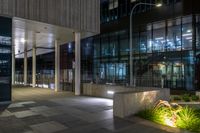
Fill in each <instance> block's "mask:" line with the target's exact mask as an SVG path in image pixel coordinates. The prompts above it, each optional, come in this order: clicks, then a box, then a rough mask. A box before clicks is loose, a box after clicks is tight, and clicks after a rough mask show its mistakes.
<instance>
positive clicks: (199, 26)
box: [196, 15, 200, 49]
mask: <svg viewBox="0 0 200 133" xmlns="http://www.w3.org/2000/svg"><path fill="white" fill-rule="evenodd" d="M196 32H197V33H196V48H197V49H200V16H199V15H198V16H197V17H196Z"/></svg>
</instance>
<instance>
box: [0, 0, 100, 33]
mask: <svg viewBox="0 0 200 133" xmlns="http://www.w3.org/2000/svg"><path fill="white" fill-rule="evenodd" d="M99 3H100V2H99V0H84V1H83V0H0V4H1V6H0V14H1V15H6V16H10V17H19V18H24V19H30V20H35V21H40V22H44V23H49V24H54V25H58V26H64V27H67V28H72V29H75V30H80V31H89V32H94V33H99V31H100V29H99V28H100V27H99V26H98V25H99V24H100V8H99V6H100V5H99ZM62 4H63V5H65V6H63V5H62ZM93 7H96V8H93ZM82 9H84V12H81V11H83V10H82ZM82 20H85V21H86V23H82ZM94 24H96V26H94Z"/></svg>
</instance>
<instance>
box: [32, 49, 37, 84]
mask: <svg viewBox="0 0 200 133" xmlns="http://www.w3.org/2000/svg"><path fill="white" fill-rule="evenodd" d="M32 87H34V88H35V87H36V45H33V49H32Z"/></svg>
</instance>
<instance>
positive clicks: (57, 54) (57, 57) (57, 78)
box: [55, 40, 60, 92]
mask: <svg viewBox="0 0 200 133" xmlns="http://www.w3.org/2000/svg"><path fill="white" fill-rule="evenodd" d="M59 90H60V45H59V43H58V40H55V91H56V92H57V91H59Z"/></svg>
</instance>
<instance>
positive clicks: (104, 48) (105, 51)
mask: <svg viewBox="0 0 200 133" xmlns="http://www.w3.org/2000/svg"><path fill="white" fill-rule="evenodd" d="M110 54H111V53H110V49H109V42H108V35H103V36H102V38H101V55H102V57H105V56H109V55H110Z"/></svg>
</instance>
